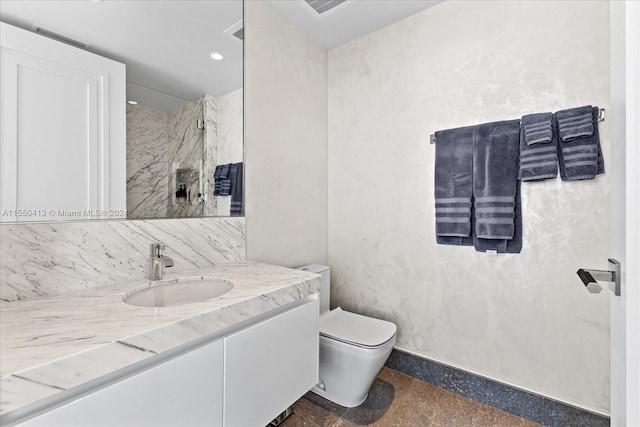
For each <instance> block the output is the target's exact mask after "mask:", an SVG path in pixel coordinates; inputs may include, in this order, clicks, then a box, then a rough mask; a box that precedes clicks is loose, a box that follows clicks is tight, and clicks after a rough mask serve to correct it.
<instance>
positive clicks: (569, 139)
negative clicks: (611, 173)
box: [555, 105, 604, 181]
mask: <svg viewBox="0 0 640 427" xmlns="http://www.w3.org/2000/svg"><path fill="white" fill-rule="evenodd" d="M555 116H556V122H557V127H558V135H559V137H560V142H559V150H558V163H559V166H560V177H561V178H562V180H563V181H577V180H582V179H593V178H595V177H596V175H598V174H601V173H604V158H603V157H602V148H601V146H600V134H599V131H598V107H592V106H590V105H587V106H584V107H579V108H572V109H569V110H563V111H558V112H556V114H555Z"/></svg>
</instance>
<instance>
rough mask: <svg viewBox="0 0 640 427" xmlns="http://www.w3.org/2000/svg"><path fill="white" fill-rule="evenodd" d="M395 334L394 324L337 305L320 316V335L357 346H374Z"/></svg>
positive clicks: (385, 341)
mask: <svg viewBox="0 0 640 427" xmlns="http://www.w3.org/2000/svg"><path fill="white" fill-rule="evenodd" d="M395 334H396V325H395V324H393V323H391V322H387V321H386V320H381V319H374V318H372V317H367V316H362V315H360V314H356V313H351V312H349V311H345V310H343V309H342V308H340V307H338V308H336V309H334V310H331V311H329V312H326V313H324V314H322V315H321V316H320V335H321V336H324V337H327V338H331V339H335V340H338V341H342V342H344V343H347V344H352V345H356V346H358V347H365V348H376V347H380V346H382V345H384V344H385V343H387V342H388V341H389V340H390V339H392V338H393V337H394V336H395Z"/></svg>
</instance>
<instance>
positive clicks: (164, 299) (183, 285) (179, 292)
mask: <svg viewBox="0 0 640 427" xmlns="http://www.w3.org/2000/svg"><path fill="white" fill-rule="evenodd" d="M231 289H233V283H231V282H229V281H225V280H223V279H219V278H213V277H200V276H198V277H180V278H178V279H167V280H158V281H157V282H151V283H150V285H147V287H145V288H143V289H137V290H133V291H131V292H129V293H128V294H126V295H125V296H123V297H122V301H124V302H125V303H127V304H130V305H135V306H138V307H170V306H175V305H183V304H190V303H194V302H201V301H207V300H210V299H213V298H217V297H219V296H222V295H224V294H226V293H227V292H229V291H230V290H231Z"/></svg>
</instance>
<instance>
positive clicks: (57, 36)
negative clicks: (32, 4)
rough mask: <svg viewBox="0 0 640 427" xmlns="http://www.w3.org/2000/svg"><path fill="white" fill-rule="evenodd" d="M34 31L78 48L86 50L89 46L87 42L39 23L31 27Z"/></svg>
mask: <svg viewBox="0 0 640 427" xmlns="http://www.w3.org/2000/svg"><path fill="white" fill-rule="evenodd" d="M32 29H33V32H34V33H38V34H41V35H43V36H46V37H49V38H50V39H54V40H58V41H59V42H62V43H65V44H68V45H71V46H74V47H79V48H80V49H84V50H88V49H89V47H91V44H90V43H87V42H85V41H82V40H78V39H76V38H73V37H70V36H66V35H64V34H60V33H58V32H56V31H53V30H49V29H48V28H44V27H41V26H39V25H34V26H33V27H32Z"/></svg>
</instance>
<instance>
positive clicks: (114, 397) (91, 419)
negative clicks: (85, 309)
mask: <svg viewBox="0 0 640 427" xmlns="http://www.w3.org/2000/svg"><path fill="white" fill-rule="evenodd" d="M223 352H224V345H223V341H222V340H218V341H215V342H212V343H209V344H207V345H205V346H203V347H200V348H198V349H196V350H193V351H190V352H188V353H185V354H183V355H180V356H178V357H176V358H174V359H171V360H169V361H167V362H165V363H162V364H160V365H157V366H154V367H152V368H149V369H147V370H145V371H142V372H140V373H137V374H134V375H133V376H130V377H128V378H125V379H123V380H121V381H119V382H116V383H114V384H112V385H109V386H107V387H105V388H102V389H100V390H98V391H95V392H92V393H90V394H87V395H85V396H83V397H81V398H79V399H77V400H74V401H72V402H70V403H68V404H66V405H63V406H60V407H58V408H56V409H53V410H51V411H48V412H46V413H44V414H43V415H40V416H38V417H36V418H32V419H31V420H29V421H27V422H25V423H23V424H20V426H24V427H86V426H96V427H98V426H105V427H107V426H108V427H112V426H118V427H128V426H130V427H145V426H149V427H153V426H158V427H159V426H167V427H175V426H193V427H196V426H221V425H222V399H223V397H222V396H223V357H224V355H223Z"/></svg>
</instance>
